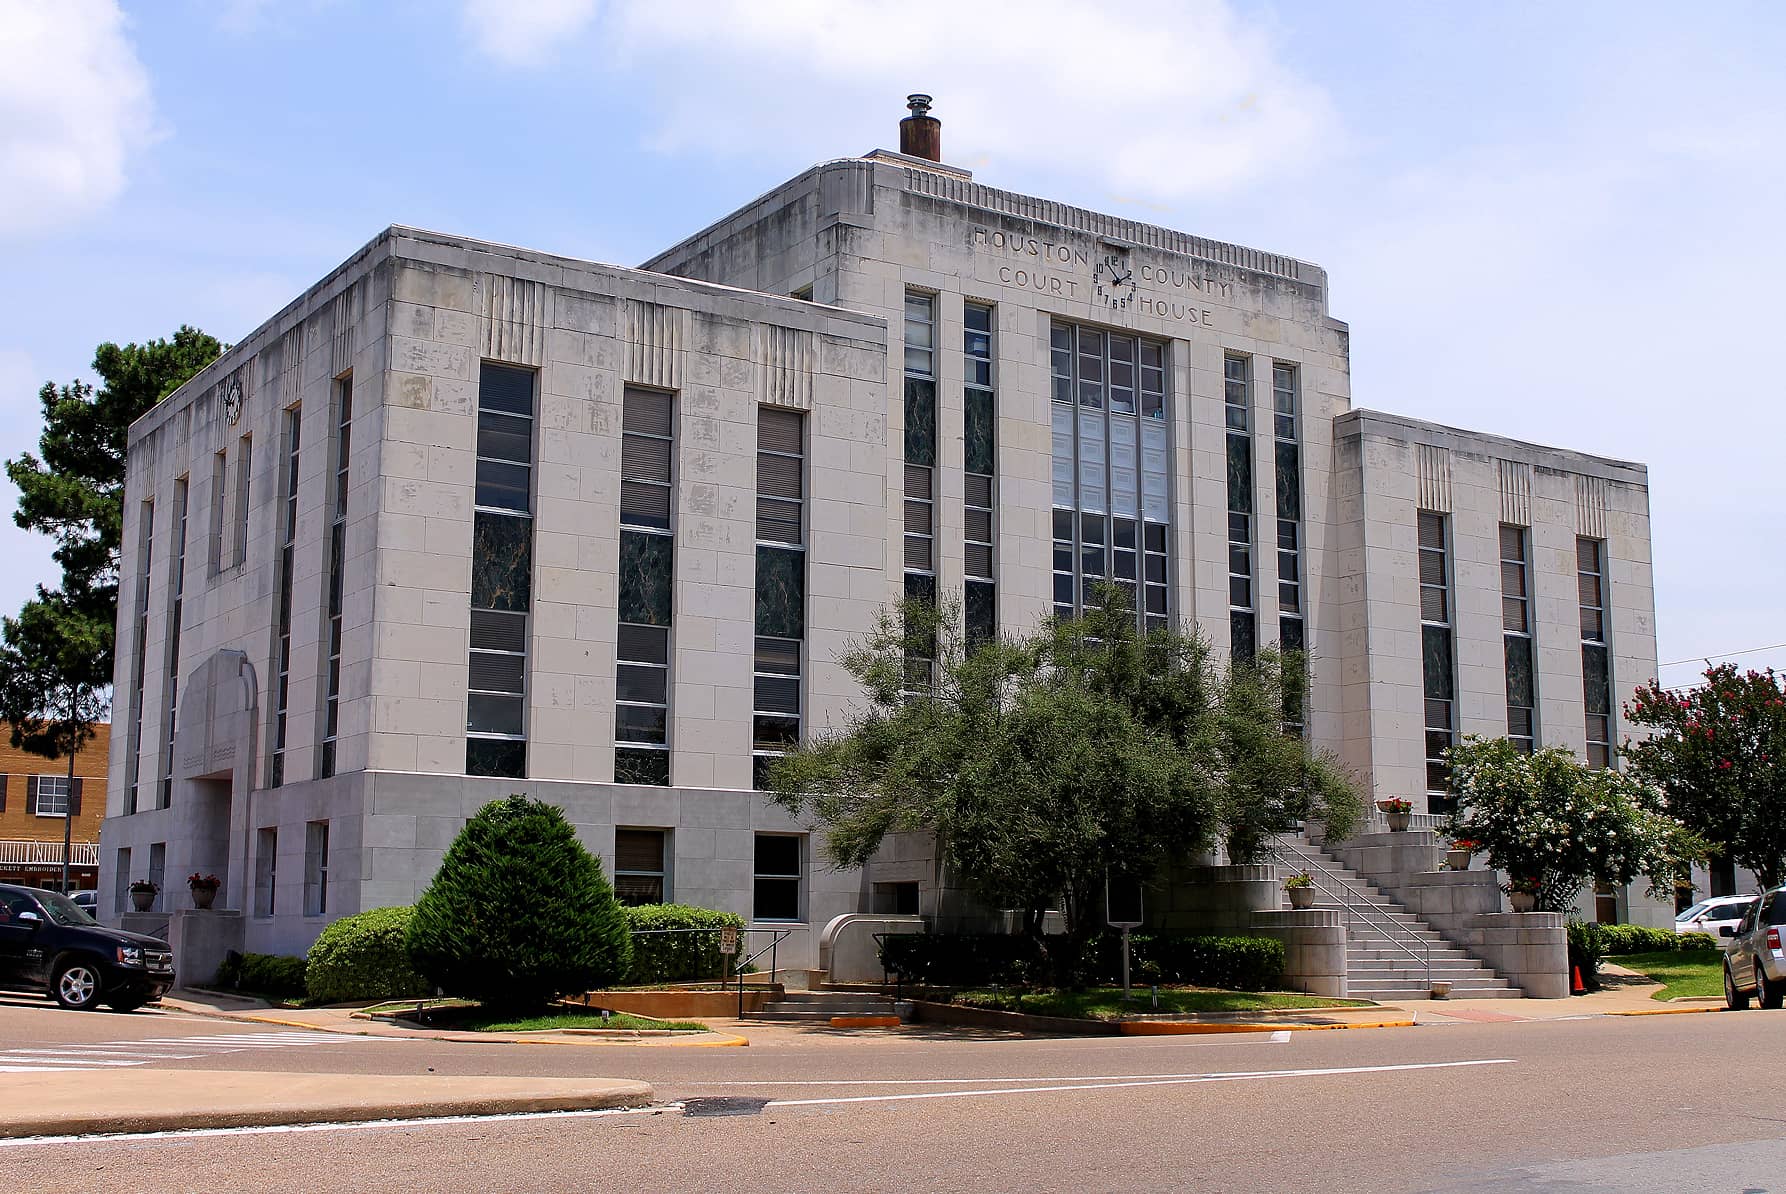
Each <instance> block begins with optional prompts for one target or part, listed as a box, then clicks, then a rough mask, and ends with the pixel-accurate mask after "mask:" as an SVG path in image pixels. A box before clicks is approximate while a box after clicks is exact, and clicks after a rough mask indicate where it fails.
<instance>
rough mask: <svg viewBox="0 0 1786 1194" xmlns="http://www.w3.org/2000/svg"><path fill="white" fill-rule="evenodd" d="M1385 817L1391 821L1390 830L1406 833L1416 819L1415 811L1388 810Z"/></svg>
mask: <svg viewBox="0 0 1786 1194" xmlns="http://www.w3.org/2000/svg"><path fill="white" fill-rule="evenodd" d="M1383 819H1384V820H1386V821H1388V822H1389V832H1391V833H1406V832H1407V831H1408V825H1409V823H1410V822H1412V821H1413V819H1414V814H1413V813H1398V812H1386V813H1384V814H1383Z"/></svg>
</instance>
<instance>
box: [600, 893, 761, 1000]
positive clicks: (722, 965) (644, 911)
mask: <svg viewBox="0 0 1786 1194" xmlns="http://www.w3.org/2000/svg"><path fill="white" fill-rule="evenodd" d="M622 911H623V912H625V914H626V921H627V924H628V926H629V927H630V928H631V929H632V933H633V963H632V967H631V969H629V970H628V971H627V972H626V978H625V980H624V981H626V982H628V983H632V984H635V985H637V984H645V983H682V982H709V981H717V980H720V979H724V978H727V977H728V976H729V975H730V974H731V972H732V967H731V964H732V962H733V961H734V960H735V959H736V958H739V957H741V956H742V955H741V954H733V955H728V954H722V953H720V952H719V931H720V930H721V929H722V928H727V927H730V928H734V929H737V930H738V931H739V939H738V943H739V948H740V949H741V950H742V949H743V945H744V937H743V930H744V918H743V917H742V916H739V915H738V914H737V913H735V912H715V911H714V910H713V909H711V908H696V907H693V906H692V905H689V904H641V905H638V906H636V907H632V908H624V909H622ZM663 929H685V930H686V929H693V930H696V931H695V932H674V933H672V932H653V931H651V930H663Z"/></svg>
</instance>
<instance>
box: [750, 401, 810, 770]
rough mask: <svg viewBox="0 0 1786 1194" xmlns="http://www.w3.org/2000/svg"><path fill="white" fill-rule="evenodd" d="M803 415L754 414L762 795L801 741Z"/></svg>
mask: <svg viewBox="0 0 1786 1194" xmlns="http://www.w3.org/2000/svg"><path fill="white" fill-rule="evenodd" d="M805 471H806V416H805V415H804V414H802V413H800V412H799V411H790V410H782V409H779V408H776V407H768V406H764V407H759V408H758V410H757V574H756V632H757V633H756V654H755V660H754V666H753V674H752V687H753V694H752V700H751V710H752V713H751V738H750V749H751V784H752V786H753V787H756V788H765V787H767V786H768V782H769V768H770V767H771V766H772V765H773V764H774V762H775V760H776V759H778V758H780V757H781V756H782V755H784V754H786V753H787V752H788V751H790V750H792V749H793V748H794V747H795V746H797V745H799V742H800V724H801V711H802V699H801V670H802V654H803V650H804V647H805V637H806V609H805V605H806V584H805V575H806V552H805V549H804V547H805V539H804V535H803V528H804V526H805V510H806V500H805V493H806V490H805V484H804V476H805Z"/></svg>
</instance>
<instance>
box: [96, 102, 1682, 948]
mask: <svg viewBox="0 0 1786 1194" xmlns="http://www.w3.org/2000/svg"><path fill="white" fill-rule="evenodd" d="M902 133H904V134H906V135H907V137H908V139H907V140H906V141H905V143H904V145H903V148H904V149H905V150H907V152H901V153H893V152H888V151H876V152H874V153H870V154H868V155H866V156H864V157H859V158H848V159H843V160H839V161H832V162H827V163H825V164H823V165H820V166H816V167H814V168H812V169H811V170H808V171H807V172H805V173H804V174H801V175H800V176H799V177H797V178H795V179H793V180H791V181H790V182H788V183H786V184H784V185H782V186H780V187H778V188H776V189H775V190H774V191H772V192H770V193H769V194H767V195H764V196H763V197H761V198H759V199H756V200H755V201H753V202H751V203H749V204H748V205H746V206H744V207H743V208H741V209H739V210H738V211H737V212H735V213H734V214H732V215H730V216H728V217H726V218H725V219H723V220H721V221H720V222H719V223H717V224H715V225H713V226H712V227H710V228H707V229H706V230H704V231H701V232H699V233H697V234H696V235H694V236H693V237H691V238H689V239H688V240H686V241H684V242H682V243H681V244H679V245H676V246H675V247H673V248H671V249H669V250H668V251H666V252H664V253H662V254H661V255H659V256H657V257H655V258H653V259H652V260H650V261H648V262H646V263H645V264H644V265H643V266H642V267H640V268H637V269H627V268H622V267H618V266H610V265H602V264H597V263H593V262H587V261H579V260H574V259H570V258H565V257H558V256H553V255H551V254H549V253H543V252H536V251H532V250H524V249H517V248H512V247H509V246H504V245H496V244H488V243H484V242H481V241H474V240H467V239H464V238H462V237H457V236H446V235H441V234H437V233H432V232H422V231H418V230H415V229H410V228H402V227H392V228H389V229H387V230H385V231H384V232H382V233H380V234H379V235H378V236H377V237H375V238H374V239H373V240H372V241H371V243H370V244H368V245H366V246H365V247H364V248H363V249H361V250H360V251H359V252H357V253H355V254H354V255H353V256H352V257H351V258H350V259H349V260H347V261H346V262H345V263H343V264H342V265H341V266H340V267H339V268H337V269H336V270H334V271H333V272H332V273H330V274H329V275H328V276H327V277H325V278H323V279H322V280H321V281H319V282H318V283H317V284H316V285H314V286H313V287H311V288H310V289H309V290H307V291H306V292H305V293H304V294H302V295H300V296H299V297H297V298H296V299H295V300H294V301H293V302H292V303H291V304H290V305H289V306H287V307H286V308H285V309H284V310H282V311H280V312H278V313H277V314H275V315H273V316H272V317H271V318H270V319H269V320H268V321H267V322H266V323H264V324H263V325H262V326H260V327H259V328H258V329H256V330H255V331H254V332H252V333H250V334H249V335H247V336H245V337H244V338H243V339H242V341H241V342H240V343H238V344H237V345H236V346H235V347H233V348H232V349H231V350H230V351H229V352H227V353H225V354H224V355H223V356H222V357H221V358H220V359H219V360H217V361H216V362H215V363H214V364H212V365H211V366H210V367H208V368H207V369H205V370H204V371H203V372H201V373H200V374H199V375H198V376H196V377H194V378H193V379H192V380H191V381H190V382H188V383H187V384H186V385H185V386H183V387H181V388H180V390H179V391H177V392H176V393H175V394H174V395H172V396H171V397H170V398H168V399H167V400H166V401H164V402H163V403H161V404H160V405H159V406H157V407H156V408H155V409H154V410H152V411H150V412H149V413H148V414H146V415H145V416H144V417H143V418H142V419H141V420H140V421H139V422H138V423H137V424H136V425H135V427H133V428H132V430H131V434H130V452H129V468H128V478H127V482H126V518H125V538H124V551H123V561H124V565H123V578H122V589H121V597H120V610H119V635H118V673H117V684H116V711H115V725H116V727H117V732H116V733H115V734H114V736H113V745H112V755H111V773H110V782H109V788H108V800H107V814H108V816H107V820H106V822H105V827H104V836H103V849H102V858H101V871H102V879H101V883H102V888H103V890H102V893H101V900H102V908H106V909H112V908H121V907H122V886H123V884H124V883H126V882H127V881H128V880H129V879H131V878H137V877H143V876H144V874H145V866H146V865H147V860H148V859H149V858H150V857H155V858H157V859H158V860H159V861H160V862H161V865H162V866H163V867H164V868H165V870H166V873H169V874H185V873H188V872H190V871H195V870H196V871H205V872H215V873H217V874H218V875H220V876H223V877H224V879H225V884H226V885H225V888H224V893H223V896H222V898H221V899H220V900H219V904H220V906H225V907H228V908H232V909H238V910H240V911H241V912H242V913H243V924H244V926H245V927H244V945H245V947H246V948H248V949H253V950H257V951H264V952H296V951H299V950H301V949H302V948H304V947H305V946H306V945H307V944H308V942H309V941H310V940H311V939H313V938H314V936H315V934H316V933H317V932H318V931H319V930H320V929H321V927H322V926H323V925H324V924H325V923H326V922H327V921H328V920H329V919H331V918H334V917H336V916H339V915H343V914H346V913H351V912H354V911H358V910H360V909H364V908H371V907H376V906H379V905H385V904H395V903H408V902H410V901H413V900H414V899H415V898H416V896H417V894H418V893H419V892H420V890H421V889H422V887H423V886H424V885H425V884H426V883H427V882H428V881H429V879H430V878H431V877H432V875H433V873H434V871H435V869H436V867H437V866H438V864H439V861H440V859H441V856H442V853H443V852H444V850H445V848H446V846H447V845H448V843H449V842H451V840H452V839H453V837H454V835H455V834H456V833H457V832H458V831H459V828H460V827H461V825H463V823H464V821H465V819H466V818H467V817H468V816H470V815H471V814H472V813H473V812H475V811H476V810H477V808H479V807H480V806H481V805H483V804H484V803H485V802H487V801H489V800H492V799H496V798H499V797H502V796H506V795H508V794H509V793H511V792H526V793H530V794H533V795H536V796H538V797H540V798H542V799H545V800H549V801H551V802H553V803H555V804H557V805H559V806H561V807H562V808H563V809H564V810H565V811H566V813H567V815H568V817H569V819H570V820H571V822H572V823H573V824H575V825H576V827H577V829H578V831H579V833H580V834H581V835H582V837H583V839H584V841H585V842H586V843H587V844H588V845H589V846H590V847H591V848H592V849H593V850H594V851H595V852H597V853H598V854H599V855H601V856H602V857H603V858H604V860H605V862H606V863H607V864H608V866H609V868H610V870H611V871H612V872H613V873H614V874H615V875H616V877H617V883H618V886H619V887H620V889H621V890H622V892H623V894H625V895H627V896H628V897H629V898H632V899H634V900H648V899H657V898H662V899H666V900H675V901H679V902H686V903H692V904H700V905H705V906H708V907H715V908H725V909H730V910H733V911H736V912H740V913H742V914H744V915H745V916H746V917H747V918H749V919H751V921H752V922H753V924H756V925H763V926H767V925H775V926H780V927H783V928H792V929H793V930H795V931H794V933H793V934H792V936H791V937H790V938H789V939H788V940H787V941H785V942H784V943H783V945H782V947H781V948H782V951H783V952H782V957H783V958H784V959H785V958H789V957H793V958H794V959H795V964H796V965H800V964H805V965H812V964H814V961H813V960H814V958H815V957H816V949H817V937H818V933H819V930H820V929H821V928H822V927H823V926H824V925H825V924H826V922H827V921H828V920H830V919H831V918H832V917H834V916H837V915H839V914H842V913H846V912H856V911H869V910H871V909H875V910H879V909H888V910H890V909H892V908H893V907H899V908H902V909H903V908H911V907H913V906H914V905H915V906H917V907H924V908H929V907H933V906H934V904H933V903H931V901H932V900H933V899H934V893H933V892H932V891H930V889H929V887H928V885H927V881H926V880H923V879H918V880H915V882H916V884H917V886H916V887H915V888H909V889H908V888H906V887H903V886H901V885H900V884H897V883H895V884H888V885H887V886H886V888H885V889H884V890H880V891H877V890H875V883H876V877H875V876H874V875H872V874H870V875H864V874H861V873H857V872H849V873H839V872H836V871H833V870H831V869H829V868H828V867H827V866H826V865H825V864H824V861H823V855H822V851H821V850H820V849H819V843H818V842H817V841H816V840H814V839H813V838H812V837H810V836H809V835H808V827H806V826H804V825H801V824H799V823H797V822H796V821H794V820H793V819H791V818H789V817H788V816H787V815H786V814H785V813H783V812H782V811H780V810H779V809H777V808H774V807H772V806H771V805H770V804H769V803H768V802H767V801H766V800H765V798H764V796H763V795H762V793H761V792H760V791H758V790H757V787H756V785H757V783H758V781H759V777H760V773H761V769H762V766H763V763H764V760H766V759H768V758H770V757H773V756H774V755H775V754H777V753H778V752H781V751H783V750H785V749H786V748H787V747H788V746H790V745H791V744H793V743H795V742H798V741H800V740H801V739H802V738H803V737H804V736H806V735H808V734H810V733H813V732H814V731H817V730H820V729H822V728H824V727H826V726H827V725H832V724H835V723H836V721H837V719H838V718H839V716H840V714H841V712H842V711H843V709H844V708H845V707H846V706H847V704H848V703H849V702H850V701H851V700H852V698H853V697H854V695H855V692H854V689H853V685H852V682H851V681H850V679H849V677H848V676H847V675H846V674H845V673H844V671H843V669H842V668H841V667H840V666H839V663H838V659H839V656H840V655H841V653H842V652H843V651H844V649H845V647H846V645H847V644H849V643H850V642H851V641H852V640H853V639H856V638H858V637H860V636H862V635H863V634H865V633H866V632H867V631H868V630H869V629H870V626H871V623H872V620H873V618H874V616H875V614H876V612H877V611H878V610H880V609H882V608H883V607H885V606H886V605H887V604H888V603H890V602H892V601H894V600H896V599H898V598H899V597H901V596H902V595H906V594H922V595H932V594H936V595H944V596H954V597H957V598H958V599H959V605H960V608H961V610H962V611H963V617H964V619H965V622H966V627H965V629H966V630H967V631H968V632H969V633H970V634H987V633H992V632H993V631H995V630H998V631H1003V632H1007V633H1020V632H1024V631H1027V630H1029V629H1031V628H1032V627H1034V626H1035V625H1036V624H1037V623H1038V621H1040V620H1041V619H1043V618H1046V617H1048V616H1049V615H1051V614H1057V613H1059V614H1071V613H1073V612H1074V611H1075V610H1076V609H1079V608H1080V607H1081V603H1082V602H1083V601H1084V600H1085V597H1086V595H1087V593H1088V590H1089V589H1090V588H1091V587H1092V586H1093V585H1094V583H1096V582H1097V581H1100V580H1103V579H1111V580H1114V581H1116V582H1118V583H1121V584H1123V585H1125V586H1126V587H1128V588H1129V589H1130V590H1131V591H1132V592H1133V594H1134V595H1135V604H1136V607H1137V611H1138V612H1137V617H1138V618H1139V619H1140V620H1141V621H1142V623H1143V625H1145V626H1159V625H1167V624H1171V625H1176V626H1179V627H1181V628H1185V629H1190V628H1196V629H1199V630H1201V631H1202V632H1203V633H1204V634H1205V635H1206V636H1207V637H1208V638H1209V639H1210V640H1211V641H1212V642H1214V643H1215V644H1217V645H1218V646H1219V648H1220V649H1221V650H1223V651H1230V650H1232V651H1234V652H1238V653H1242V654H1244V653H1247V652H1251V651H1253V650H1255V649H1257V648H1259V647H1262V646H1265V645H1271V644H1280V643H1281V644H1283V645H1285V646H1289V647H1296V648H1300V649H1302V650H1304V651H1306V652H1307V655H1308V659H1309V662H1310V668H1311V673H1312V688H1311V693H1310V699H1309V701H1308V707H1307V712H1306V724H1305V725H1304V726H1303V727H1302V732H1304V733H1306V734H1307V736H1308V737H1309V739H1310V741H1311V742H1312V743H1313V744H1314V745H1316V746H1318V747H1321V748H1324V749H1327V750H1330V751H1332V752H1334V753H1335V754H1336V755H1337V756H1338V757H1339V758H1340V759H1341V760H1342V761H1343V762H1344V763H1345V764H1346V765H1347V766H1348V767H1349V768H1350V769H1351V770H1352V771H1353V772H1354V773H1355V774H1356V775H1357V777H1358V778H1359V780H1360V782H1361V783H1362V784H1363V785H1364V786H1365V787H1366V789H1367V790H1368V792H1369V793H1370V795H1372V796H1373V797H1375V798H1379V799H1380V798H1385V797H1389V796H1406V797H1411V798H1413V799H1414V800H1415V802H1416V806H1417V809H1421V810H1435V811H1436V810H1439V809H1442V807H1443V802H1444V800H1445V796H1444V772H1443V768H1442V767H1441V766H1440V765H1439V763H1438V761H1437V760H1438V756H1439V754H1440V752H1441V751H1442V750H1443V749H1444V748H1445V747H1446V746H1447V745H1449V744H1450V743H1452V742H1454V741H1456V740H1457V739H1458V737H1459V736H1460V735H1462V734H1466V733H1477V734H1485V735H1509V736H1512V737H1514V738H1516V739H1518V740H1521V741H1522V742H1527V743H1535V744H1545V745H1548V744H1557V745H1563V746H1567V747H1569V748H1571V749H1572V750H1574V751H1576V752H1578V753H1581V754H1582V755H1584V756H1585V757H1587V758H1588V759H1590V760H1591V761H1593V762H1595V763H1597V764H1606V763H1609V762H1613V761H1615V759H1614V751H1615V744H1616V743H1617V741H1618V738H1619V735H1620V732H1621V726H1620V722H1619V706H1620V704H1621V702H1622V700H1623V699H1624V698H1625V697H1626V696H1628V694H1629V693H1630V691H1631V690H1632V688H1633V687H1634V686H1635V685H1636V684H1638V683H1641V682H1643V681H1645V680H1647V679H1649V678H1650V677H1651V676H1652V675H1653V674H1654V673H1655V633H1654V615H1653V599H1652V592H1651V567H1650V548H1649V518H1648V492H1647V484H1646V474H1645V470H1644V469H1643V467H1642V466H1640V465H1634V464H1629V463H1625V462H1621V461H1614V460H1607V459H1604V458H1601V457H1595V456H1589V455H1584V454H1580V453H1576V452H1572V451H1560V450H1557V449H1553V448H1545V447H1539V446H1536V445H1533V444H1529V443H1524V442H1521V441H1519V440H1517V439H1512V438H1506V437H1502V436H1498V435H1489V434H1482V433H1478V432H1472V431H1462V430H1458V429H1455V428H1449V427H1441V426H1437V425H1435V424H1433V423H1430V422H1424V421H1421V420H1420V419H1418V418H1413V417H1407V416H1404V415H1392V414H1384V413H1377V412H1375V411H1371V410H1364V409H1358V408H1355V407H1354V405H1353V395H1352V392H1351V383H1350V370H1349V365H1348V331H1347V328H1346V325H1345V324H1344V323H1342V322H1340V321H1339V320H1337V319H1335V318H1334V317H1333V316H1332V315H1331V314H1330V313H1329V311H1328V302H1327V297H1328V292H1327V277H1326V274H1325V273H1324V271H1322V270H1321V269H1320V268H1319V267H1317V266H1315V265H1311V264H1309V263H1308V262H1305V261H1299V260H1295V259H1293V258H1290V257H1285V256H1280V255H1277V254H1273V253H1267V252H1261V251H1259V250H1255V249H1248V248H1242V247H1240V246H1237V245H1231V244H1224V243H1221V242H1219V241H1214V240H1206V239H1204V238H1202V237H1198V236H1192V235H1187V234H1184V233H1179V232H1173V231H1169V230H1167V229H1164V228H1159V227H1155V226H1152V225H1148V224H1142V223H1137V222H1135V221H1132V220H1128V219H1124V218H1121V217H1117V216H1110V215H1103V214H1099V213H1097V212H1092V211H1087V210H1083V209H1080V208H1076V207H1070V206H1067V205H1065V204H1062V203H1056V202H1052V201H1049V200H1045V199H1038V198H1032V197H1030V196H1026V195H1020V194H1015V193H1012V192H1009V191H1002V190H998V189H996V188H994V187H991V186H987V185H985V184H983V183H981V182H977V181H975V180H974V179H973V178H972V177H971V176H970V175H969V173H968V172H967V171H964V170H960V169H957V168H954V167H952V166H949V165H946V164H943V163H942V162H940V161H938V160H933V158H935V157H937V156H940V155H938V154H936V153H935V138H936V134H937V130H936V127H935V125H934V122H932V121H930V119H929V118H928V117H926V116H924V115H923V113H922V112H919V113H918V115H916V116H914V117H913V118H911V119H909V120H908V121H907V122H906V126H905V128H904V129H902ZM1366 397H1368V398H1370V399H1372V400H1375V401H1377V402H1382V403H1393V404H1395V405H1398V406H1400V407H1403V408H1405V409H1409V410H1411V411H1414V412H1416V413H1418V411H1419V409H1420V407H1421V402H1422V395H1420V394H1396V395H1370V396H1366ZM1620 898H1622V897H1620ZM1632 902H1633V903H1634V904H1635V903H1637V902H1639V901H1636V900H1633V901H1632ZM1632 914H1633V915H1635V914H1636V910H1635V909H1633V913H1632ZM802 958H804V959H806V960H805V961H804V962H802V961H800V959H802Z"/></svg>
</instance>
